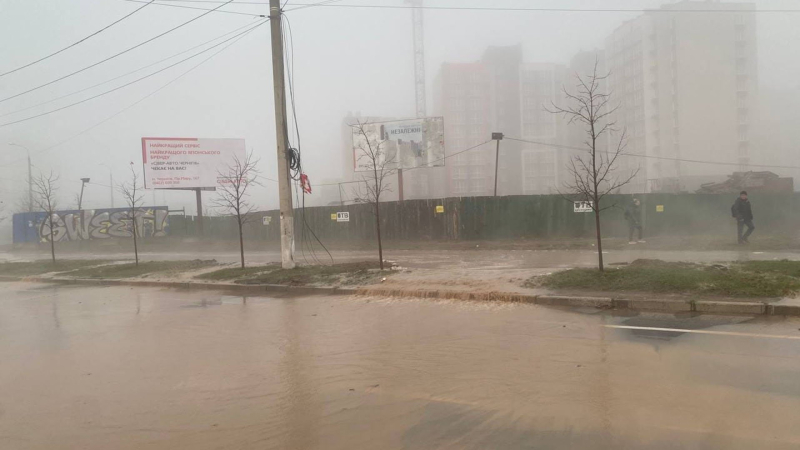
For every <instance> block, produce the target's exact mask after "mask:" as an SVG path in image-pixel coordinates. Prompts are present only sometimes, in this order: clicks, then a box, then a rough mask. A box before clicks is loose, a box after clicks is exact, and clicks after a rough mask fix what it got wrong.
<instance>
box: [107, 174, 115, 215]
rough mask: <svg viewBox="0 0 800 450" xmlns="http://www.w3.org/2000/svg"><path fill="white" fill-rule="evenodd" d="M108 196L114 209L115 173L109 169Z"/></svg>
mask: <svg viewBox="0 0 800 450" xmlns="http://www.w3.org/2000/svg"><path fill="white" fill-rule="evenodd" d="M108 195H109V196H110V197H111V208H114V173H113V172H111V169H108Z"/></svg>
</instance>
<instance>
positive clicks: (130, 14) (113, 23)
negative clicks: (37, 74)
mask: <svg viewBox="0 0 800 450" xmlns="http://www.w3.org/2000/svg"><path fill="white" fill-rule="evenodd" d="M154 1H155V0H150V1H149V2H146V1H142V2H140V3H144V4H145V5H144V6H140V7H139V8H136V9H135V10H133V11H132V12H130V13H128V14H126V15H124V16H122V17H120V18H119V19H117V20H115V21H113V22H111V23H110V24H108V25H106V26H104V27H103V28H101V29H99V30H97V31H95V32H94V33H92V34H90V35H88V36H86V37H84V38H83V39H80V40H78V41H76V42H74V43H72V44H70V45H68V46H66V47H64V48H62V49H61V50H58V51H56V52H53V53H50V54H49V55H47V56H44V57H41V58H39V59H37V60H36V61H32V62H29V63H28V64H25V65H22V66H19V67H17V68H16V69H11V70H9V71H7V72H3V73H0V77H4V76H6V75H8V74H11V73H14V72H18V71H20V70H22V69H25V68H27V67H30V66H32V65H34V64H38V63H40V62H42V61H44V60H46V59H49V58H52V57H53V56H56V55H58V54H59V53H62V52H64V51H67V50H69V49H71V48H72V47H75V46H76V45H78V44H80V43H82V42H85V41H86V40H88V39H91V38H92V37H94V36H97V35H98V34H100V33H102V32H103V31H106V30H107V29H109V28H111V27H113V26H114V25H116V24H118V23H120V22H122V21H123V20H125V19H127V18H128V17H130V16H132V15H134V14H136V13H137V12H139V11H141V10H143V9H144V8H146V7H147V6H148V5H151V4H152V3H153V2H154Z"/></svg>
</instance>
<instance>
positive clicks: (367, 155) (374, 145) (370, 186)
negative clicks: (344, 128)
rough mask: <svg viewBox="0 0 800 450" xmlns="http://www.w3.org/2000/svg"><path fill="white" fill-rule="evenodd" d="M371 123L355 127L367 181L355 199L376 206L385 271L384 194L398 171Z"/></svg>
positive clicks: (380, 250)
mask: <svg viewBox="0 0 800 450" xmlns="http://www.w3.org/2000/svg"><path fill="white" fill-rule="evenodd" d="M368 126H369V123H367V122H362V121H358V122H356V123H355V124H354V125H351V127H353V140H354V144H355V147H356V148H357V149H358V153H359V155H358V158H357V159H356V165H357V166H359V167H362V168H364V169H367V171H366V172H365V174H364V175H362V180H363V182H364V185H363V188H364V190H363V191H361V190H360V189H359V190H356V191H354V193H353V195H354V197H355V198H354V201H355V202H356V203H369V204H372V206H373V212H374V214H375V228H376V232H377V233H378V258H379V259H380V267H381V270H383V242H382V241H381V195H383V193H385V192H389V191H391V189H389V183H388V180H387V178H388V177H390V176H392V175H393V174H394V173H395V172H396V169H395V162H396V155H389V154H387V152H386V150H385V149H384V148H383V147H384V144H385V143H386V141H385V140H384V141H380V140H378V139H375V138H374V137H372V138H370V135H371V134H372V135H374V133H368V132H367V127H368Z"/></svg>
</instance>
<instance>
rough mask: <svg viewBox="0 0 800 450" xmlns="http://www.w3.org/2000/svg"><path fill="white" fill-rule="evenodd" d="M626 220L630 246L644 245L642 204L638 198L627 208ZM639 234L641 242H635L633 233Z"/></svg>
mask: <svg viewBox="0 0 800 450" xmlns="http://www.w3.org/2000/svg"><path fill="white" fill-rule="evenodd" d="M625 220H627V221H628V244H635V243H637V242H639V243H644V241H643V240H642V204H641V202H639V199H638V198H635V199H633V203H631V204H630V205H628V207H627V208H625ZM637 230H638V232H639V240H638V241H634V240H633V232H634V231H637Z"/></svg>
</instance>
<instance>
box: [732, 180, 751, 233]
mask: <svg viewBox="0 0 800 450" xmlns="http://www.w3.org/2000/svg"><path fill="white" fill-rule="evenodd" d="M731 214H732V215H733V218H734V219H736V232H737V236H738V237H739V243H740V244H749V243H750V241H748V240H747V238H749V237H750V235H751V234H753V230H755V229H756V227H755V225H753V209H752V208H751V207H750V200H748V199H747V191H742V192H740V193H739V198H737V199H736V202H734V204H733V206H732V207H731ZM745 226H747V232H746V233H744V235H742V231H744V227H745Z"/></svg>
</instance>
